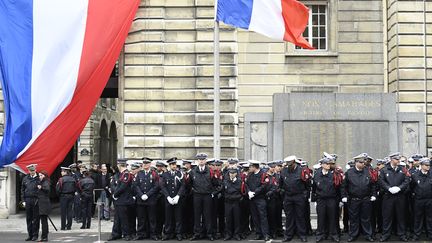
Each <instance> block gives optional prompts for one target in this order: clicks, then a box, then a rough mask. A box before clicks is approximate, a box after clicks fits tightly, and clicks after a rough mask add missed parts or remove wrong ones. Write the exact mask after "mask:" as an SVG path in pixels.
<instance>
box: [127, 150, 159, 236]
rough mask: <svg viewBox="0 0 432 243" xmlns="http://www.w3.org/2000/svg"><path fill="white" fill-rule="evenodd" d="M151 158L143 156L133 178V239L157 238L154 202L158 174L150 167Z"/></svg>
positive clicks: (157, 192) (157, 185)
mask: <svg viewBox="0 0 432 243" xmlns="http://www.w3.org/2000/svg"><path fill="white" fill-rule="evenodd" d="M151 162H152V159H149V158H147V157H144V158H143V164H142V170H141V171H139V172H138V173H137V175H136V177H135V178H134V182H133V183H132V184H133V187H134V190H135V194H136V198H137V215H138V230H137V237H136V238H135V240H143V239H145V238H148V237H151V239H152V240H159V238H158V237H157V233H156V226H157V224H156V217H157V216H158V215H156V212H157V210H156V202H157V199H158V194H159V175H158V174H157V173H156V171H154V170H151V169H150V165H151Z"/></svg>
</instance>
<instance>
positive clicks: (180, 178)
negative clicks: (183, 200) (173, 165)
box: [160, 171, 186, 197]
mask: <svg viewBox="0 0 432 243" xmlns="http://www.w3.org/2000/svg"><path fill="white" fill-rule="evenodd" d="M160 185H161V191H162V194H163V195H164V196H165V197H175V196H177V195H179V196H180V197H182V196H184V195H185V189H186V188H185V180H184V175H183V173H182V172H181V171H175V172H171V171H167V172H165V173H163V174H162V176H161V182H160Z"/></svg>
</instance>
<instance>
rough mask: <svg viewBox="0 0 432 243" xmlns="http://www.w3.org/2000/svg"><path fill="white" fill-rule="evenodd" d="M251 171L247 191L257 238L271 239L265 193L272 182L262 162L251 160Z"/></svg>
mask: <svg viewBox="0 0 432 243" xmlns="http://www.w3.org/2000/svg"><path fill="white" fill-rule="evenodd" d="M249 163H250V168H249V171H250V172H251V173H250V174H249V175H248V177H247V181H246V193H247V195H248V197H249V200H250V212H251V216H252V221H253V224H254V226H255V233H256V236H255V240H262V239H264V240H265V241H268V240H270V231H269V225H268V221H267V203H266V200H265V195H266V193H267V185H268V183H269V182H270V180H269V178H268V177H267V173H265V172H264V171H262V170H261V169H260V163H261V162H259V161H256V160H249Z"/></svg>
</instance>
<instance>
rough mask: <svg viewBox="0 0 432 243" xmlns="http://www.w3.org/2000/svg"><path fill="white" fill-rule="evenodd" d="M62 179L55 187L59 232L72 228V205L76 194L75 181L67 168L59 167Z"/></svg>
mask: <svg viewBox="0 0 432 243" xmlns="http://www.w3.org/2000/svg"><path fill="white" fill-rule="evenodd" d="M60 168H61V175H62V177H61V178H60V179H59V180H58V182H57V185H56V191H57V194H58V195H59V196H60V214H61V230H70V229H71V227H72V214H73V212H72V204H73V202H74V197H75V192H76V181H75V179H74V178H73V177H72V175H71V174H70V168H69V167H60Z"/></svg>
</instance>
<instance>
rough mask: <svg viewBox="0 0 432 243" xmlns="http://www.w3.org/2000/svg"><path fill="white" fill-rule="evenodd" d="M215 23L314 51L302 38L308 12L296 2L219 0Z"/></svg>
mask: <svg viewBox="0 0 432 243" xmlns="http://www.w3.org/2000/svg"><path fill="white" fill-rule="evenodd" d="M216 6H217V9H216V20H217V21H222V22H224V23H225V24H228V25H232V26H235V27H238V28H242V29H247V30H250V31H255V32H257V33H260V34H262V35H265V36H267V37H270V38H272V39H275V40H281V41H282V40H284V41H288V42H291V43H294V44H295V45H297V46H300V47H303V48H306V49H314V48H313V47H312V46H311V45H310V44H309V43H308V42H307V41H306V40H305V39H304V38H303V36H302V34H303V32H304V30H305V28H306V25H307V23H308V18H309V11H308V8H307V7H306V6H305V5H303V4H302V3H300V2H298V1H296V0H217V3H216Z"/></svg>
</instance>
